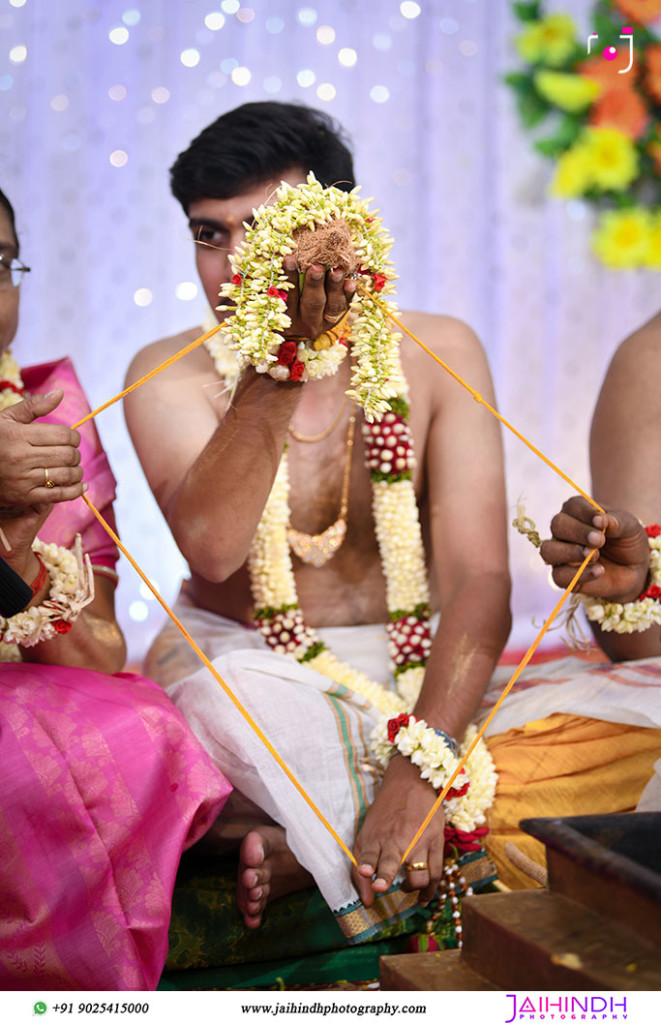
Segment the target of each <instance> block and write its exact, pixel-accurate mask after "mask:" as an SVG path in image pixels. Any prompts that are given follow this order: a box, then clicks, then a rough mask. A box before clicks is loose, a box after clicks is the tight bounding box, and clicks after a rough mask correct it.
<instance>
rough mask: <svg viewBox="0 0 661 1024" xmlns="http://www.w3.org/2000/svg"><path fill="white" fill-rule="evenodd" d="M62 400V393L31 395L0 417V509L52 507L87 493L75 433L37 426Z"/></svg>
mask: <svg viewBox="0 0 661 1024" xmlns="http://www.w3.org/2000/svg"><path fill="white" fill-rule="evenodd" d="M62 397H63V392H62V391H52V392H51V393H50V394H48V395H32V396H31V397H30V398H26V399H24V401H22V402H18V403H17V404H16V405H11V406H9V407H8V408H7V409H3V410H2V412H0V453H1V454H0V507H2V506H5V507H7V506H18V507H19V508H22V507H27V506H33V505H47V506H50V505H54V504H56V503H57V502H59V501H71V500H72V499H73V498H78V497H80V495H81V494H83V493H84V491H86V490H87V485H86V484H83V483H82V479H83V471H82V469H81V467H80V452H79V450H78V446H79V444H80V434H79V433H78V431H77V430H71V429H70V428H69V427H66V426H64V425H63V424H57V423H39V422H35V420H37V419H38V417H40V416H46V415H47V414H48V413H50V412H52V411H53V409H55V408H57V406H58V405H59V404H60V402H61V401H62ZM46 470H48V473H47V472H46ZM49 483H50V486H47V484H49Z"/></svg>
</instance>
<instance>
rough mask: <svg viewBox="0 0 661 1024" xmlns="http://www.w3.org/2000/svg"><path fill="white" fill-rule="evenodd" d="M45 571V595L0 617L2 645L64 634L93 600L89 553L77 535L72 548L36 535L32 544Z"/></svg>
mask: <svg viewBox="0 0 661 1024" xmlns="http://www.w3.org/2000/svg"><path fill="white" fill-rule="evenodd" d="M32 550H33V551H36V552H37V553H38V554H39V555H40V556H41V558H42V559H43V562H44V565H45V566H46V570H47V572H48V579H49V583H50V589H49V594H48V597H47V599H46V600H45V601H43V602H42V603H41V604H39V605H33V607H32V608H28V609H27V610H26V611H24V612H19V613H18V614H17V615H13V616H12V617H11V618H9V619H5V618H2V616H0V640H2V641H3V642H4V643H5V644H20V645H21V646H22V647H34V646H35V645H36V644H38V643H41V642H42V641H43V640H52V639H53V637H55V636H59V635H61V634H63V633H68V632H69V630H70V629H71V625H72V623H73V622H74V620H75V619H76V618H77V617H78V616H79V615H80V612H81V611H82V610H83V608H85V606H86V605H88V604H89V603H90V602H91V601H93V600H94V577H93V575H92V566H91V564H90V560H89V555H84V556H83V552H82V544H81V540H80V534H78V535H77V536H76V542H75V544H74V547H73V550H72V551H69V550H68V548H65V547H61V546H60V545H59V544H46V543H44V541H41V540H39V538H36V539H35V540H34V542H33V544H32Z"/></svg>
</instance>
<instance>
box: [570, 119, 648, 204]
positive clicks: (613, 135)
mask: <svg viewBox="0 0 661 1024" xmlns="http://www.w3.org/2000/svg"><path fill="white" fill-rule="evenodd" d="M579 145H582V146H584V147H585V150H586V155H587V157H588V160H589V164H590V175H591V177H592V182H593V184H594V185H595V186H596V188H599V189H603V190H604V191H609V190H614V191H617V192H620V191H623V190H624V189H626V188H627V186H628V185H630V184H631V182H632V181H633V179H634V178H635V177H636V175H637V174H638V152H637V150H636V147H635V145H634V143H633V142H632V141H631V139H629V138H627V136H626V135H623V134H622V132H618V131H616V130H615V128H586V130H585V132H584V133H583V136H582V137H581V139H580V142H579Z"/></svg>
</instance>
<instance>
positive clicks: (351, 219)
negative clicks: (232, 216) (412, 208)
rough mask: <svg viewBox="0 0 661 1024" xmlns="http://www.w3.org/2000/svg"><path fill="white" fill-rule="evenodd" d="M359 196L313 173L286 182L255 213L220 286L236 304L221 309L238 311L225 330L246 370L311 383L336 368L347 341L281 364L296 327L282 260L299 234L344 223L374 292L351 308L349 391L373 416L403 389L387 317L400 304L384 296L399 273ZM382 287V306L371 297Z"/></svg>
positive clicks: (302, 348) (301, 351) (304, 347)
mask: <svg viewBox="0 0 661 1024" xmlns="http://www.w3.org/2000/svg"><path fill="white" fill-rule="evenodd" d="M358 193H359V189H358V188H355V189H353V191H351V192H342V191H341V190H340V189H338V188H323V186H322V185H321V184H320V183H319V182H318V181H317V180H316V179H315V177H314V175H313V174H309V175H308V179H307V183H306V184H304V185H298V186H296V187H294V186H293V185H289V184H287V183H286V182H282V184H281V185H280V187H279V188H278V190H277V191H276V193H275V195H274V197H273V200H272V201H271V202H270V203H269V204H268V205H264V206H260V207H259V209H257V210H254V211H253V215H254V224H253V226H252V227H250V228H249V229H248V230H247V232H246V237H245V240H244V242H243V243H242V244H241V245H240V246H239V247H238V249H237V251H236V252H235V253H234V254H233V255H232V256H230V260H231V263H232V268H233V270H234V275H233V277H232V280H231V281H229V282H227V283H226V284H224V285H223V286H222V290H221V296H223V297H225V298H229V299H231V303H232V304H231V305H225V306H219V307H218V308H219V309H221V310H231V311H232V315H231V316H230V317H228V319H227V320H226V321H225V330H226V332H227V336H228V343H229V345H230V347H231V348H233V349H234V350H235V351H236V353H237V359H238V363H239V365H240V366H241V367H244V366H247V365H248V364H249V363H251V364H252V365H253V366H254V367H255V368H256V370H257V371H258V372H259V373H269V374H271V376H273V377H275V378H276V379H277V380H289V379H293V380H308V379H310V380H312V379H317V378H319V377H324V376H327V375H330V374H333V373H335V372H336V370H337V368H338V366H339V364H340V363H341V361H342V360H343V359H344V358H345V356H346V354H347V348H346V344H343V341H342V339H341V338H339V339H335V340H334V341H333V344H331V345H330V346H329V347H324V348H315V347H314V343H313V342H310V343H306V342H300V343H299V344H298V346H297V352H296V357H295V359H294V360H293V361H291V360H289V361H287V362H286V363H284V362H283V361H282V360H281V359H280V361H279V351H280V349H281V346H282V344H283V332H284V331H286V330H287V328H288V327H289V326H290V325H291V319H290V317H289V316H288V314H287V313H286V311H285V309H286V301H287V291H288V289H289V288H290V287H291V284H290V282H289V280H288V278H287V275H286V274H285V271H284V269H283V262H282V261H283V259H284V257H285V256H287V255H289V254H291V253H293V252H294V251H295V250H296V245H297V243H296V239H295V238H294V234H295V233H296V232H297V231H300V230H301V229H305V228H308V229H312V230H314V228H315V226H316V225H321V224H326V223H328V222H329V221H332V220H334V219H342V220H344V221H345V223H346V224H347V226H348V228H349V231H350V234H351V241H352V243H353V247H354V251H355V255H356V258H357V260H358V262H359V271H358V274H359V276H360V277H361V279H362V284H363V287H364V288H365V290H366V291H367V292H368V295H364V294H357V295H356V296H355V297H354V299H353V301H352V305H351V309H352V314H353V324H352V342H353V345H352V348H353V355H354V358H355V364H354V370H353V374H352V378H351V390H350V391H349V392H348V394H349V395H351V397H353V398H355V399H356V401H357V402H359V403H360V405H362V406H363V408H364V410H365V415H366V417H367V419H368V420H372V419H373V418H374V417H377V416H380V415H382V414H383V413H385V412H387V411H388V400H389V399H390V398H393V397H395V396H396V395H398V394H400V393H401V390H402V385H403V379H402V376H401V367H400V365H399V358H398V355H397V347H396V345H395V344H394V340H395V336H393V332H392V329H391V325H390V320H389V318H388V314H387V309H388V308H390V309H391V310H392V311H393V312H394V311H395V310H396V307H395V306H394V304H393V303H388V302H387V301H386V299H385V296H387V295H389V294H391V293H392V292H393V291H394V288H393V284H392V282H393V280H394V279H395V273H394V270H393V266H392V264H391V263H390V262H389V260H388V254H389V252H390V248H391V246H392V239H391V238H390V236H389V235H388V234H387V232H386V231H385V230H384V228H383V226H382V222H381V219H380V218H379V217H377V216H376V215H375V214H374V213H371V212H370V209H369V206H368V202H367V201H366V200H362V199H360V197H359V194H358ZM377 292H378V293H379V295H380V298H381V307H382V308H379V306H376V304H374V303H373V302H371V301H370V296H371V295H375V294H376V293H377ZM397 337H398V336H397Z"/></svg>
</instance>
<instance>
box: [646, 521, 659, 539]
mask: <svg viewBox="0 0 661 1024" xmlns="http://www.w3.org/2000/svg"><path fill="white" fill-rule="evenodd" d="M645 533H646V534H647V536H648V537H658V536H659V534H660V533H661V526H659V524H658V523H652V524H651V526H646V527H645Z"/></svg>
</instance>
